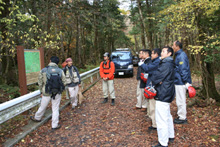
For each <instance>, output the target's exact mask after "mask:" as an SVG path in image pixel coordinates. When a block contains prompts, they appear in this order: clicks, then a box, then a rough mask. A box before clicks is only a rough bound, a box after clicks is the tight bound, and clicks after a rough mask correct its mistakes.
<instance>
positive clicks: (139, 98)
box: [136, 80, 148, 108]
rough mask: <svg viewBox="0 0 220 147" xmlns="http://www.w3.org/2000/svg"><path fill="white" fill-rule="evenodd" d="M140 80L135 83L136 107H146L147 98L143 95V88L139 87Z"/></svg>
mask: <svg viewBox="0 0 220 147" xmlns="http://www.w3.org/2000/svg"><path fill="white" fill-rule="evenodd" d="M140 82H141V81H140V80H138V83H137V104H136V107H137V108H147V105H148V100H147V99H146V98H145V97H144V88H140Z"/></svg>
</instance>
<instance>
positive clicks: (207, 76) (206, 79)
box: [201, 60, 220, 102]
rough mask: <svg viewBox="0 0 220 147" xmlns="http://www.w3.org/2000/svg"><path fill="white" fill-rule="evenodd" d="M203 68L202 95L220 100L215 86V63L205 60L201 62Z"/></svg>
mask: <svg viewBox="0 0 220 147" xmlns="http://www.w3.org/2000/svg"><path fill="white" fill-rule="evenodd" d="M201 68H202V85H203V89H202V96H204V97H206V98H213V99H215V100H216V101H218V102H220V95H219V94H218V92H217V90H216V87H215V76H214V72H213V64H212V63H205V62H204V60H203V61H202V64H201Z"/></svg>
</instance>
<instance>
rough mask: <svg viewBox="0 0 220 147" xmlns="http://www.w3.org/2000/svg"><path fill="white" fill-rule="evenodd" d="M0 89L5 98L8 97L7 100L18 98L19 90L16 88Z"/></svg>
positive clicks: (0, 87) (7, 86)
mask: <svg viewBox="0 0 220 147" xmlns="http://www.w3.org/2000/svg"><path fill="white" fill-rule="evenodd" d="M0 89H2V90H3V92H4V94H5V96H8V99H13V98H17V97H19V96H20V92H19V90H20V89H19V87H17V86H10V85H0ZM2 94H3V93H2Z"/></svg>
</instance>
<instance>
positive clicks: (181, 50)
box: [175, 49, 183, 55]
mask: <svg viewBox="0 0 220 147" xmlns="http://www.w3.org/2000/svg"><path fill="white" fill-rule="evenodd" d="M181 52H183V49H180V50H178V51H177V52H176V53H175V55H178V54H180V53H181Z"/></svg>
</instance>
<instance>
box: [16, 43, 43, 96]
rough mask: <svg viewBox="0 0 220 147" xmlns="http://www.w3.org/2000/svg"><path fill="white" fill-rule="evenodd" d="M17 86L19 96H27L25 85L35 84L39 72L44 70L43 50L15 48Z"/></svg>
mask: <svg viewBox="0 0 220 147" xmlns="http://www.w3.org/2000/svg"><path fill="white" fill-rule="evenodd" d="M17 59H18V72H19V85H20V92H21V95H25V94H27V85H31V84H34V83H37V81H38V75H39V73H40V70H41V69H42V68H44V50H43V48H39V50H35V49H32V50H31V49H24V47H23V46H18V47H17Z"/></svg>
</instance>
